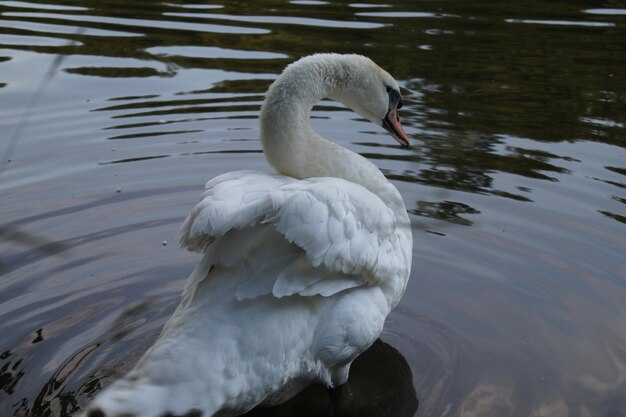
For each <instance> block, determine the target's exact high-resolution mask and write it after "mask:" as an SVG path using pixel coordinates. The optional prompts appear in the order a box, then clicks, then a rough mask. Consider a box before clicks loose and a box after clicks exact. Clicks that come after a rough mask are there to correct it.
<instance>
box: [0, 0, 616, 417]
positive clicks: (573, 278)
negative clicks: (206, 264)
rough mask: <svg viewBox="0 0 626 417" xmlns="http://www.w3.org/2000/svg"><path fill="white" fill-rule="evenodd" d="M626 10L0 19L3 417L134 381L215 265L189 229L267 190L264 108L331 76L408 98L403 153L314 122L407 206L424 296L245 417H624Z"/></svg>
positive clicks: (209, 11) (328, 109)
mask: <svg viewBox="0 0 626 417" xmlns="http://www.w3.org/2000/svg"><path fill="white" fill-rule="evenodd" d="M625 10H626V9H624V8H623V5H621V4H617V3H606V4H605V3H593V4H592V3H586V4H582V3H572V2H565V3H554V2H550V3H548V2H541V1H540V2H530V3H529V2H525V3H519V4H511V3H510V2H496V1H487V2H479V3H476V2H462V1H456V2H443V1H417V2H415V1H408V0H396V1H390V2H385V3H357V2H355V3H340V2H331V1H308V0H307V1H300V0H294V1H290V2H274V1H257V2H247V3H245V5H244V4H243V3H240V2H223V3H221V4H200V3H194V2H179V1H168V2H153V1H148V0H140V1H136V2H133V3H132V4H130V3H127V2H121V1H118V0H109V1H104V2H102V1H101V2H85V1H80V0H73V1H66V0H45V1H43V0H42V1H5V0H0V112H1V113H2V115H3V117H2V118H0V131H2V132H14V133H11V134H10V135H9V136H7V135H6V134H5V136H4V137H5V139H4V141H0V155H3V160H2V161H0V164H2V165H0V170H1V171H0V201H2V205H1V207H2V210H1V211H0V264H1V266H2V269H0V334H1V335H2V337H0V417H5V416H6V417H9V416H30V415H33V416H41V415H51V416H63V415H67V414H68V413H70V412H72V410H75V409H77V408H79V407H81V406H82V405H84V403H85V402H86V401H88V399H89V397H91V396H93V395H94V394H95V393H96V392H97V391H98V390H100V389H101V388H102V387H103V386H105V385H106V384H108V383H109V382H110V381H111V379H113V378H115V377H116V375H119V374H121V373H123V372H125V371H127V370H128V369H130V368H131V367H132V366H133V364H134V363H135V361H136V360H137V359H138V358H139V357H140V356H141V355H142V354H143V352H144V351H145V350H146V348H147V347H148V346H149V345H150V344H151V342H152V341H153V340H154V338H155V337H156V336H157V334H158V333H159V331H160V328H161V326H162V325H163V323H164V322H165V320H166V319H167V317H168V316H169V315H170V314H171V312H172V311H173V309H174V308H175V306H176V305H177V303H178V297H179V294H180V291H181V288H182V285H183V282H184V279H185V277H186V276H187V275H188V274H189V272H190V270H191V268H192V267H193V265H194V264H195V262H196V261H197V257H196V256H194V255H192V254H188V253H183V252H182V251H180V250H178V249H177V247H176V245H174V244H171V243H168V242H174V241H175V236H176V231H177V228H178V225H179V224H180V223H181V222H182V219H183V218H184V217H185V215H186V213H187V211H188V210H189V209H190V207H192V205H193V204H194V203H195V201H196V200H197V198H198V196H199V193H200V192H201V189H202V185H203V184H204V183H205V182H206V181H207V180H208V179H209V178H211V177H213V176H215V175H217V174H220V173H223V172H225V171H229V170H234V169H257V170H265V171H266V170H268V167H267V164H266V163H265V162H264V160H263V157H262V155H261V146H260V144H259V142H258V127H257V117H258V111H259V106H260V104H261V102H262V100H263V94H264V92H265V90H266V89H267V87H268V86H269V84H270V83H271V81H272V80H273V79H275V77H276V76H277V74H278V73H279V72H280V71H281V69H282V68H283V67H284V66H285V65H286V64H288V63H289V62H291V61H292V60H294V59H296V58H298V57H300V56H303V55H307V54H310V53H314V52H320V51H336V52H345V53H347V52H357V53H362V54H365V55H368V56H370V57H371V58H373V59H374V60H375V61H376V62H378V63H379V64H380V65H382V66H383V67H385V68H386V69H388V70H389V71H390V72H391V73H392V74H394V76H396V78H397V79H398V80H399V82H400V84H401V86H402V89H403V96H404V103H405V106H404V108H403V109H402V110H403V113H402V118H403V123H404V124H405V127H406V130H407V132H408V133H409V135H410V136H411V137H412V138H413V139H414V146H413V147H412V148H411V149H409V150H405V149H401V148H399V147H397V146H396V145H395V143H394V142H393V141H392V140H390V139H389V138H388V137H387V135H386V134H385V133H384V132H383V131H382V129H379V128H377V127H376V126H373V125H371V124H369V123H366V122H365V121H363V120H361V119H359V118H358V117H357V116H356V115H355V114H354V113H352V112H350V111H348V110H346V109H345V108H343V107H342V106H340V105H338V104H337V103H333V102H330V101H324V102H322V103H320V105H319V106H317V107H316V108H315V110H314V112H313V115H312V123H313V126H314V128H315V129H316V130H317V131H318V132H319V133H320V134H322V135H323V136H326V137H329V138H333V139H335V140H337V142H339V143H341V144H342V145H344V146H347V147H349V148H350V149H353V150H355V151H357V152H359V153H361V154H362V155H364V156H366V157H367V158H369V159H371V160H372V161H374V163H376V164H377V165H378V166H379V167H380V168H381V170H383V172H384V173H385V174H386V175H387V176H388V177H389V178H390V179H392V180H393V181H394V182H395V184H396V185H397V186H398V188H399V189H400V191H401V192H402V194H403V196H404V199H405V201H406V203H407V209H408V210H409V212H410V214H411V218H412V222H413V231H414V241H415V248H414V254H413V257H414V266H413V276H412V278H411V281H410V283H409V287H408V289H407V293H406V296H405V298H404V299H403V301H402V303H401V304H400V306H399V307H398V309H397V310H396V311H395V312H394V313H392V315H391V316H390V318H389V320H388V323H387V325H386V327H385V333H384V334H383V337H382V339H383V340H384V341H385V342H386V343H389V345H390V346H393V348H392V347H390V346H389V345H386V344H385V343H382V342H379V343H377V344H376V345H375V346H374V347H373V348H372V350H371V351H369V352H368V353H367V354H366V355H364V356H363V357H362V358H360V359H359V362H358V364H359V366H356V365H355V369H353V374H352V376H351V379H350V383H349V385H348V386H347V387H344V388H341V389H339V390H336V391H330V392H328V391H325V390H323V389H321V388H320V387H317V388H312V389H310V390H308V391H306V392H305V393H303V394H302V395H301V396H299V397H298V398H297V399H294V400H293V401H291V402H290V403H288V404H286V405H284V406H283V407H279V408H277V409H271V410H256V411H254V412H253V413H251V415H275V416H280V415H293V414H294V413H295V412H296V411H294V410H296V409H297V410H298V411H297V413H298V415H300V414H301V413H302V412H303V411H302V409H303V408H304V409H307V410H309V411H310V412H315V413H316V414H315V415H403V416H404V415H406V416H410V415H413V414H414V413H415V409H416V407H417V400H416V399H415V393H417V398H419V399H420V412H419V414H420V415H434V416H461V415H463V416H474V415H475V416H504V415H508V416H540V415H551V416H568V415H607V416H608V415H624V414H626V403H625V400H624V395H623V393H624V392H626V382H624V381H625V378H624V375H626V373H625V372H626V371H625V370H626V329H625V326H624V322H625V320H624V318H625V317H626V311H625V310H624V305H625V300H626V279H625V278H626V266H625V264H624V255H625V253H626V239H625V238H624V236H625V235H624V227H625V225H626V210H625V204H626V169H625V168H624V166H625V164H624V161H625V160H626V150H625V147H626V141H625V139H624V138H626V134H625V131H624V129H625V125H626V113H624V102H625V101H626V93H625V91H626V73H625V72H624V68H625V67H626V55H624V53H623V51H624V50H625V48H626V44H625V42H626V41H625V39H626V30H625V29H626V11H625ZM396 349H397V350H396ZM407 365H408V367H407ZM361 370H362V371H363V372H364V373H363V374H361ZM370 373H371V374H370ZM374 374H376V375H377V376H376V377H374V376H372V375H374ZM394 376H395V379H394V378H393V377H394ZM394 393H395V396H394ZM368 413H369V414H368Z"/></svg>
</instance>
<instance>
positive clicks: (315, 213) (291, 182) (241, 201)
mask: <svg viewBox="0 0 626 417" xmlns="http://www.w3.org/2000/svg"><path fill="white" fill-rule="evenodd" d="M396 232H397V230H396V219H395V216H394V214H393V212H392V211H391V210H390V209H389V208H388V207H387V206H386V205H385V204H384V203H383V202H382V201H381V200H380V198H379V197H377V196H376V195H375V194H373V193H371V192H370V191H368V190H366V189H365V188H363V187H361V186H359V185H357V184H353V183H350V182H347V181H344V180H341V179H337V178H314V179H308V180H300V181H298V180H295V179H293V178H289V177H284V176H280V175H267V174H261V173H256V172H250V171H238V172H233V173H229V174H226V175H222V176H219V177H217V178H215V179H213V180H212V181H210V182H209V183H208V184H207V190H206V191H205V193H204V194H203V198H202V200H201V201H200V203H199V204H198V205H197V206H196V207H195V208H194V210H193V211H192V213H191V214H190V215H189V216H188V217H187V219H186V220H185V223H184V224H183V227H182V231H181V238H180V242H181V245H182V246H184V247H187V248H188V249H190V250H198V251H206V252H207V254H206V255H205V260H204V261H203V263H204V264H205V269H206V268H208V267H209V266H210V265H212V264H217V265H223V266H226V267H232V266H235V265H238V264H240V263H244V262H246V263H247V264H249V265H250V268H251V270H252V271H251V274H250V275H251V278H250V279H248V280H246V281H245V282H244V283H242V284H241V285H240V286H239V288H238V290H237V298H239V299H246V298H255V297H257V296H260V295H263V294H269V293H272V294H273V295H274V296H276V297H283V296H289V295H295V294H298V295H302V296H307V295H318V294H319V295H325V296H326V295H332V294H335V293H337V292H339V291H343V290H345V289H348V288H353V287H355V286H359V285H364V284H373V283H378V282H381V281H383V280H384V279H386V278H387V277H389V276H390V275H396V274H402V273H405V271H404V270H403V269H402V268H403V267H404V268H406V267H405V266H404V265H406V263H405V262H402V261H401V260H400V259H397V258H398V257H401V256H403V254H404V251H403V250H400V251H398V250H396V249H395V248H394V246H397V245H399V244H400V243H401V242H399V237H398V233H396ZM216 239H217V241H216ZM213 242H215V243H214V244H212V243H213ZM206 258H210V259H209V260H207V259H206ZM207 271H208V269H207ZM202 272H203V271H200V272H199V273H198V274H197V275H202ZM194 274H195V272H194ZM196 279H198V278H197V277H196Z"/></svg>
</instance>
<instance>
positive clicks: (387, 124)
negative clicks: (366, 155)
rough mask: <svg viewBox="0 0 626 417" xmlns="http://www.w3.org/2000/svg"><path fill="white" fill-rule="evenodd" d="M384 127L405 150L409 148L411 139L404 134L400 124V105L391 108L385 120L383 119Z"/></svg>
mask: <svg viewBox="0 0 626 417" xmlns="http://www.w3.org/2000/svg"><path fill="white" fill-rule="evenodd" d="M383 127H384V128H385V129H387V132H389V133H390V134H391V136H393V138H394V139H395V140H397V141H398V143H399V144H400V145H402V146H403V147H405V148H408V147H409V138H408V137H407V136H406V133H404V129H403V128H402V124H400V116H399V115H398V104H396V105H394V106H393V107H391V108H390V109H389V111H388V112H387V114H386V115H385V118H384V119H383Z"/></svg>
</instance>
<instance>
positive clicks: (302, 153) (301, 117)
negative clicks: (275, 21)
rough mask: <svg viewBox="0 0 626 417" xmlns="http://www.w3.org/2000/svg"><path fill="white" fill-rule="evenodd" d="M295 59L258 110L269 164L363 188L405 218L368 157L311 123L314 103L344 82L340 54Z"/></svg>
mask: <svg viewBox="0 0 626 417" xmlns="http://www.w3.org/2000/svg"><path fill="white" fill-rule="evenodd" d="M314 58H315V56H313V57H309V58H305V59H302V60H300V61H297V62H296V63H295V64H292V65H290V66H288V67H287V69H285V71H284V72H283V74H282V75H281V76H280V77H279V78H278V79H277V80H276V81H275V82H274V83H273V84H272V85H271V86H270V88H269V90H268V92H267V96H266V98H265V101H264V103H263V107H262V108H261V115H260V124H261V142H262V144H263V149H264V152H265V156H266V158H267V160H268V161H269V163H270V164H271V165H272V166H273V167H274V168H275V169H276V170H277V171H278V172H279V173H281V174H284V175H289V176H291V177H295V178H300V179H303V178H311V177H336V178H341V179H344V180H346V181H350V182H353V183H356V184H359V185H362V186H363V187H365V188H367V189H368V190H370V191H371V192H373V193H374V194H376V195H378V196H379V197H380V198H381V199H382V200H383V201H385V202H386V204H387V205H388V206H389V207H390V208H391V209H392V210H394V212H395V211H401V212H403V213H404V216H406V209H405V206H404V202H403V201H402V198H401V196H400V193H399V192H398V190H397V189H396V188H395V187H394V186H393V185H392V184H391V183H390V182H389V181H387V179H386V178H385V176H384V175H383V174H382V173H381V172H380V170H379V169H378V168H377V167H376V166H375V165H374V164H372V163H371V162H370V161H368V160H367V159H365V158H363V157H362V156H360V155H358V154H356V153H354V152H352V151H349V150H348V149H346V148H344V147H342V146H340V145H337V144H336V143H334V142H330V141H328V140H326V139H324V138H322V137H321V136H320V135H318V134H317V133H315V132H314V131H313V129H312V128H311V125H310V121H309V119H310V114H311V109H312V108H313V106H314V105H315V104H316V103H317V102H318V101H320V100H321V99H323V98H325V97H329V96H333V92H334V91H333V90H334V89H335V87H336V86H337V85H341V84H342V83H344V82H345V80H344V78H345V72H346V71H345V67H344V66H343V65H341V62H340V59H341V58H340V56H337V57H332V56H331V57H330V58H329V57H325V59H314Z"/></svg>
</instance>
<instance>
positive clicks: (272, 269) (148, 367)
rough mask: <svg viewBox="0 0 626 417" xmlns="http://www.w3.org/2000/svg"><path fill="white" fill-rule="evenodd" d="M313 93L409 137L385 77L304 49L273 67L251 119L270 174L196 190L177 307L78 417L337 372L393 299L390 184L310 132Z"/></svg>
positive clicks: (394, 232) (396, 273)
mask: <svg viewBox="0 0 626 417" xmlns="http://www.w3.org/2000/svg"><path fill="white" fill-rule="evenodd" d="M326 97H327V98H330V99H333V100H336V101H339V102H341V103H344V104H345V105H346V106H348V107H350V108H351V109H353V110H355V111H356V112H357V113H359V114H360V115H361V116H363V117H365V118H366V119H368V120H370V121H372V122H374V123H376V124H378V125H380V126H382V127H384V128H385V129H387V130H388V131H389V133H390V134H391V136H393V138H395V139H396V140H397V141H398V142H399V143H400V144H401V145H402V146H404V147H407V146H409V142H408V138H407V135H406V133H405V132H404V130H403V128H402V126H401V124H400V118H399V116H398V109H399V108H400V107H401V106H402V98H401V95H400V90H399V87H398V84H397V83H396V81H395V80H394V79H393V78H392V77H391V75H389V73H387V72H386V71H384V70H383V69H381V68H380V67H379V66H378V65H376V64H375V63H374V62H373V61H372V60H370V59H369V58H366V57H363V56H360V55H340V54H316V55H311V56H308V57H305V58H302V59H300V60H298V61H296V62H294V63H292V64H290V65H288V66H287V67H286V68H285V70H284V71H283V73H282V74H281V75H280V76H279V77H278V78H277V79H276V80H275V81H274V82H273V83H272V85H271V86H270V88H269V89H268V92H267V95H266V98H265V101H264V103H263V105H262V108H261V113H260V138H261V142H262V145H263V149H264V153H265V156H266V158H267V160H268V161H269V163H270V164H271V165H272V166H273V167H274V168H275V169H276V171H277V172H278V173H277V174H265V173H260V172H253V171H235V172H229V173H226V174H223V175H220V176H218V177H216V178H214V179H212V180H210V181H209V182H208V183H207V185H206V190H205V192H204V194H203V195H202V198H201V200H200V202H199V203H198V205H197V206H196V207H195V208H194V209H193V211H192V212H191V213H190V214H189V216H188V217H187V219H186V220H185V222H184V223H183V226H182V230H181V234H180V244H181V246H182V247H185V248H187V249H189V250H192V251H198V252H200V253H202V254H203V255H202V259H201V261H200V262H199V264H198V265H197V266H196V268H195V269H194V271H193V272H192V273H191V275H190V277H189V279H188V280H187V282H186V284H185V288H184V290H183V293H182V297H181V302H180V305H179V306H178V307H177V309H176V311H175V312H174V314H173V315H172V317H171V318H170V319H169V321H168V322H167V323H166V324H165V326H164V328H163V330H162V332H161V335H160V336H159V338H158V339H157V340H156V342H155V343H154V344H153V345H152V346H151V347H150V348H149V349H148V351H147V352H146V353H145V354H144V356H143V357H142V358H141V359H140V360H139V362H138V363H137V365H136V367H135V368H134V369H133V370H132V371H131V372H130V373H128V374H127V375H126V376H124V377H123V378H122V379H120V380H118V381H115V382H114V383H112V384H111V385H109V386H108V387H106V388H105V389H104V390H103V391H101V392H100V393H99V394H98V395H97V396H96V398H95V399H94V400H93V401H92V402H91V403H90V404H89V405H88V406H87V407H86V409H85V410H84V413H83V415H85V416H88V417H122V416H124V417H130V416H132V417H157V416H159V417H160V416H203V417H210V416H238V415H241V414H243V413H245V412H247V411H248V410H250V409H252V408H254V407H256V406H258V405H261V406H272V405H277V404H280V403H283V402H285V401H287V400H288V399H289V398H291V397H293V396H294V395H295V394H297V393H298V392H299V391H301V390H302V389H304V388H305V387H307V386H308V385H311V384H314V383H322V384H325V385H326V386H328V387H334V386H338V385H341V384H344V383H345V382H346V381H347V379H348V373H349V370H350V364H351V363H352V362H353V361H354V359H355V358H356V357H357V356H358V355H359V354H361V353H362V352H364V351H365V350H366V349H367V348H368V347H369V346H371V345H372V344H373V343H374V341H375V340H376V339H377V338H378V336H379V335H380V334H381V332H382V330H383V324H384V322H385V319H386V317H387V315H388V314H389V312H390V311H391V309H392V308H393V307H395V306H396V305H397V304H398V302H399V300H400V298H401V297H402V294H403V293H404V290H405V287H406V284H407V281H408V278H409V274H410V269H411V253H412V244H413V243H412V237H411V228H410V222H409V218H408V215H407V212H406V208H405V205H404V202H403V200H402V197H401V195H400V193H399V192H398V190H397V189H396V188H395V187H394V186H393V185H392V184H391V183H390V182H389V181H388V180H387V179H386V178H385V176H384V175H383V174H382V173H381V172H380V170H378V168H376V166H375V165H374V164H373V163H371V162H370V161H368V160H367V159H365V158H364V157H362V156H360V155H358V154H356V153H354V152H351V151H349V150H348V149H346V148H344V147H342V146H339V145H338V144H336V143H334V142H330V141H328V140H326V139H324V138H322V137H321V136H319V135H318V134H317V133H315V132H314V131H313V129H312V128H311V126H310V122H309V118H310V113H311V109H312V107H313V106H314V105H315V103H317V102H318V101H320V100H321V99H323V98H326Z"/></svg>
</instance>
